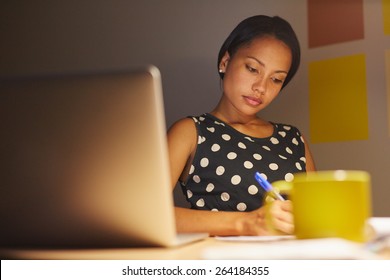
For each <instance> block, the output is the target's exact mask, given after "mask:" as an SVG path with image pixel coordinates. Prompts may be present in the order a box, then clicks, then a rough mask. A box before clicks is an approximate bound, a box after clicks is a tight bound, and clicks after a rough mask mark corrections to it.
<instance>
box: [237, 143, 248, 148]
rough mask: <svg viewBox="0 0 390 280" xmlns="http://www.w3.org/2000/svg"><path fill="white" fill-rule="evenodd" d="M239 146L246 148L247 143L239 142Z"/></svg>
mask: <svg viewBox="0 0 390 280" xmlns="http://www.w3.org/2000/svg"><path fill="white" fill-rule="evenodd" d="M238 147H240V148H241V149H244V150H245V149H246V146H245V144H244V143H242V142H240V143H238Z"/></svg>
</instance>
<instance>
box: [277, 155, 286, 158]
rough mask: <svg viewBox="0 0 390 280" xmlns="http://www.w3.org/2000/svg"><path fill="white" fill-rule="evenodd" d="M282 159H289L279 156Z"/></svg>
mask: <svg viewBox="0 0 390 280" xmlns="http://www.w3.org/2000/svg"><path fill="white" fill-rule="evenodd" d="M279 157H280V158H281V159H287V158H286V157H285V156H282V155H279Z"/></svg>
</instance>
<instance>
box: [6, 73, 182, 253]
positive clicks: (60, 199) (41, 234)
mask: <svg viewBox="0 0 390 280" xmlns="http://www.w3.org/2000/svg"><path fill="white" fill-rule="evenodd" d="M0 98H1V100H0V131H1V137H0V141H1V142H0V143H1V144H0V158H1V159H0V161H1V163H0V168H1V181H2V186H1V188H0V228H1V231H0V243H1V244H0V245H2V246H83V247H85V246H99V247H100V246H103V247H104V246H172V245H175V244H176V242H177V240H176V229H175V221H174V212H173V199H172V191H171V182H170V173H169V164H168V155H167V143H166V128H165V116H164V108H163V97H162V89H161V81H160V73H159V71H158V69H157V68H155V67H147V68H144V69H139V70H136V71H129V72H120V73H108V74H107V73H106V74H89V75H74V76H63V77H45V78H29V79H13V80H2V81H1V84H0Z"/></svg>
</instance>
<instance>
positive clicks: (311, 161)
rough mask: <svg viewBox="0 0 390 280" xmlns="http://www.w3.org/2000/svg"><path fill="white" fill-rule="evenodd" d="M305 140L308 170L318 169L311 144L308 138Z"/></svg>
mask: <svg viewBox="0 0 390 280" xmlns="http://www.w3.org/2000/svg"><path fill="white" fill-rule="evenodd" d="M304 141H305V157H306V171H309V172H310V171H316V170H317V169H316V166H315V163H314V159H313V156H312V154H311V151H310V148H309V145H308V144H307V141H306V139H304Z"/></svg>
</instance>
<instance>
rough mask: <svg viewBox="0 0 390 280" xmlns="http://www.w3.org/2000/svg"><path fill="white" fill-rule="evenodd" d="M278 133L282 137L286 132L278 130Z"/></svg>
mask: <svg viewBox="0 0 390 280" xmlns="http://www.w3.org/2000/svg"><path fill="white" fill-rule="evenodd" d="M278 133H279V135H280V136H282V137H286V134H287V133H286V132H285V131H279V132H278Z"/></svg>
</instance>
